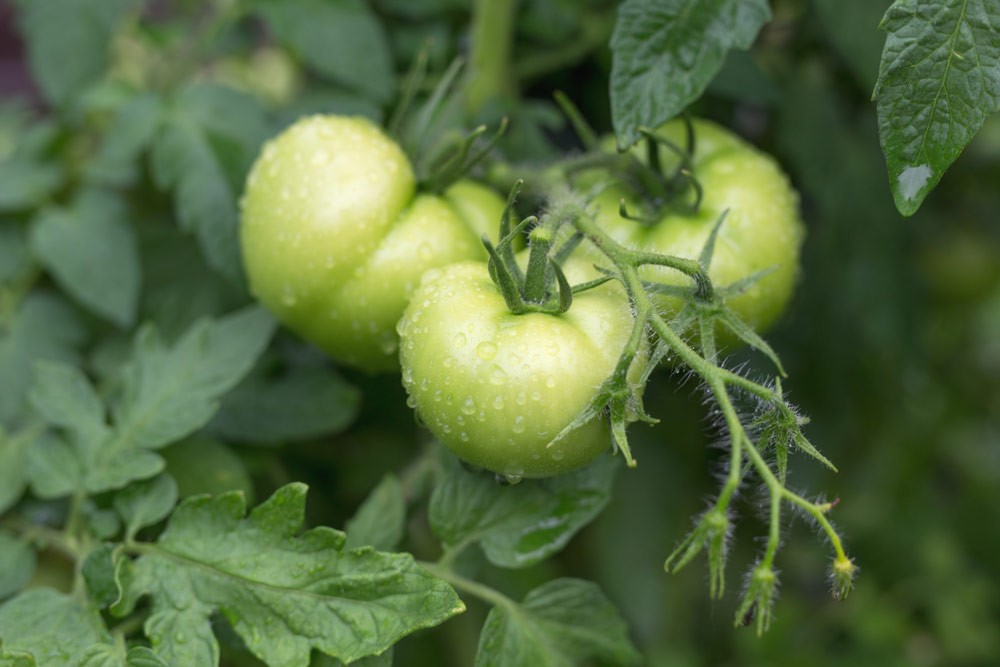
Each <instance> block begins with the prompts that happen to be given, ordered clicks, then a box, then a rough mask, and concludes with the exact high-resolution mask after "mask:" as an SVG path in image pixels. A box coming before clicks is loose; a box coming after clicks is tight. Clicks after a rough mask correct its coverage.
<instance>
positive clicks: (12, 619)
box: [0, 588, 111, 667]
mask: <svg viewBox="0 0 1000 667" xmlns="http://www.w3.org/2000/svg"><path fill="white" fill-rule="evenodd" d="M0 640H2V641H3V642H4V644H3V647H4V649H3V650H5V651H11V652H23V653H27V654H30V655H31V656H33V657H34V659H35V660H36V661H37V662H38V664H39V665H44V666H45V667H58V666H60V665H67V666H69V665H78V664H80V662H79V657H80V656H81V655H82V654H83V652H84V651H86V650H88V649H89V648H90V647H91V646H93V645H94V644H100V643H110V641H111V636H110V635H109V634H108V631H107V630H106V629H105V628H104V627H102V623H101V621H100V617H99V616H96V615H95V614H94V613H93V612H92V611H91V610H90V609H88V608H87V607H86V606H85V603H84V602H83V600H82V599H81V598H79V597H76V596H70V595H63V594H62V593H59V592H57V591H55V590H53V589H51V588H32V589H29V590H27V591H25V592H23V593H21V594H20V595H18V596H16V597H13V598H11V599H10V600H8V601H7V602H5V603H4V604H3V605H0ZM2 655H3V654H2V653H0V656H2ZM0 664H2V663H0ZM15 664H16V663H15ZM28 664H31V663H28Z"/></svg>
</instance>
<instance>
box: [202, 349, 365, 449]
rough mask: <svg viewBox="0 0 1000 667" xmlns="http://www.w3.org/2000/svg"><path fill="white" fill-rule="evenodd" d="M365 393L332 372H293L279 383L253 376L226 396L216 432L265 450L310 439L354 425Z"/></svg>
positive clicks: (324, 369)
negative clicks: (362, 393) (276, 445)
mask: <svg viewBox="0 0 1000 667" xmlns="http://www.w3.org/2000/svg"><path fill="white" fill-rule="evenodd" d="M360 407H361V393H360V392H359V391H358V390H357V389H356V388H355V387H354V386H353V385H350V384H348V383H347V381H346V380H344V379H343V378H341V376H340V375H338V374H337V373H335V372H334V371H333V370H331V369H328V368H292V369H290V370H289V371H288V373H286V374H284V375H281V376H279V377H277V378H268V377H261V376H259V375H251V376H250V377H248V378H247V379H246V380H245V381H244V382H243V383H241V384H240V385H239V386H237V387H236V388H235V389H233V391H231V392H230V393H229V394H227V395H226V398H225V399H224V400H223V402H222V407H221V408H220V409H219V412H218V414H217V415H216V416H215V419H213V420H212V423H211V424H210V429H211V430H212V431H214V432H216V433H218V434H219V435H221V436H223V437H225V438H226V439H228V440H231V441H235V442H240V443H248V444H259V445H274V444H281V443H285V442H296V441H300V440H309V439H311V438H317V437H319V436H323V435H329V434H332V433H337V432H339V431H341V430H343V429H344V428H346V427H347V426H349V425H350V424H351V423H352V422H353V421H354V419H355V417H356V416H357V414H358V410H359V409H360Z"/></svg>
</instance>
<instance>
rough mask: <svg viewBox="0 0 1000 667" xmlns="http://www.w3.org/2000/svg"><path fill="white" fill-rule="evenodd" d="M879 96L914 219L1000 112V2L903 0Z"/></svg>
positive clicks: (887, 26)
mask: <svg viewBox="0 0 1000 667" xmlns="http://www.w3.org/2000/svg"><path fill="white" fill-rule="evenodd" d="M881 27H882V29H883V30H885V31H886V32H887V33H888V34H887V36H886V41H885V50H884V51H883V53H882V64H881V67H880V69H879V76H878V83H877V85H876V86H875V93H874V98H875V100H877V102H878V124H879V136H880V139H881V142H882V150H883V152H884V153H885V159H886V164H887V166H888V169H889V186H890V188H891V189H892V195H893V198H894V199H895V200H896V208H897V209H899V212H900V213H902V214H903V215H912V214H913V213H914V212H915V211H916V210H917V209H918V208H919V207H920V204H921V202H923V200H924V197H926V196H927V194H928V193H929V192H930V191H931V190H932V189H934V186H935V185H937V183H938V181H940V180H941V177H942V176H943V175H944V172H945V170H947V169H948V167H949V166H950V165H951V163H952V162H954V160H955V158H957V157H958V156H959V154H960V153H961V152H962V149H964V148H965V146H966V144H968V143H969V141H971V140H972V137H973V136H975V134H976V132H978V131H979V128H980V127H982V125H983V123H984V122H985V121H986V118H987V117H988V116H989V115H990V114H992V113H994V112H996V111H997V110H998V109H1000V4H998V3H996V2H993V1H992V0H896V2H894V3H893V5H892V6H891V7H890V8H889V11H888V12H886V15H885V18H884V19H883V20H882V25H881Z"/></svg>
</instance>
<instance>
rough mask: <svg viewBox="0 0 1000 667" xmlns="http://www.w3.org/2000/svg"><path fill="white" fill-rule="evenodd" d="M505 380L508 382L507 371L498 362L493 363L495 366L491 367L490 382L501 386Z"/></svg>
mask: <svg viewBox="0 0 1000 667" xmlns="http://www.w3.org/2000/svg"><path fill="white" fill-rule="evenodd" d="M505 382H507V373H505V372H504V370H503V369H502V368H500V367H499V366H497V365H496V364H493V367H492V368H490V384H494V385H497V386H499V385H502V384H504V383H505Z"/></svg>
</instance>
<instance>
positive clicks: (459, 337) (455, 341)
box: [451, 331, 466, 349]
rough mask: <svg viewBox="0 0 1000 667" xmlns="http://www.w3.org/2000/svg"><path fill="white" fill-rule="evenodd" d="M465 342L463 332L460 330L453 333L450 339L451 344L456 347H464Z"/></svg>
mask: <svg viewBox="0 0 1000 667" xmlns="http://www.w3.org/2000/svg"><path fill="white" fill-rule="evenodd" d="M465 342H466V338H465V334H464V333H462V332H461V331H459V332H458V333H457V334H455V337H454V338H452V339H451V344H452V345H454V346H455V347H456V348H458V349H461V348H463V347H465Z"/></svg>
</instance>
